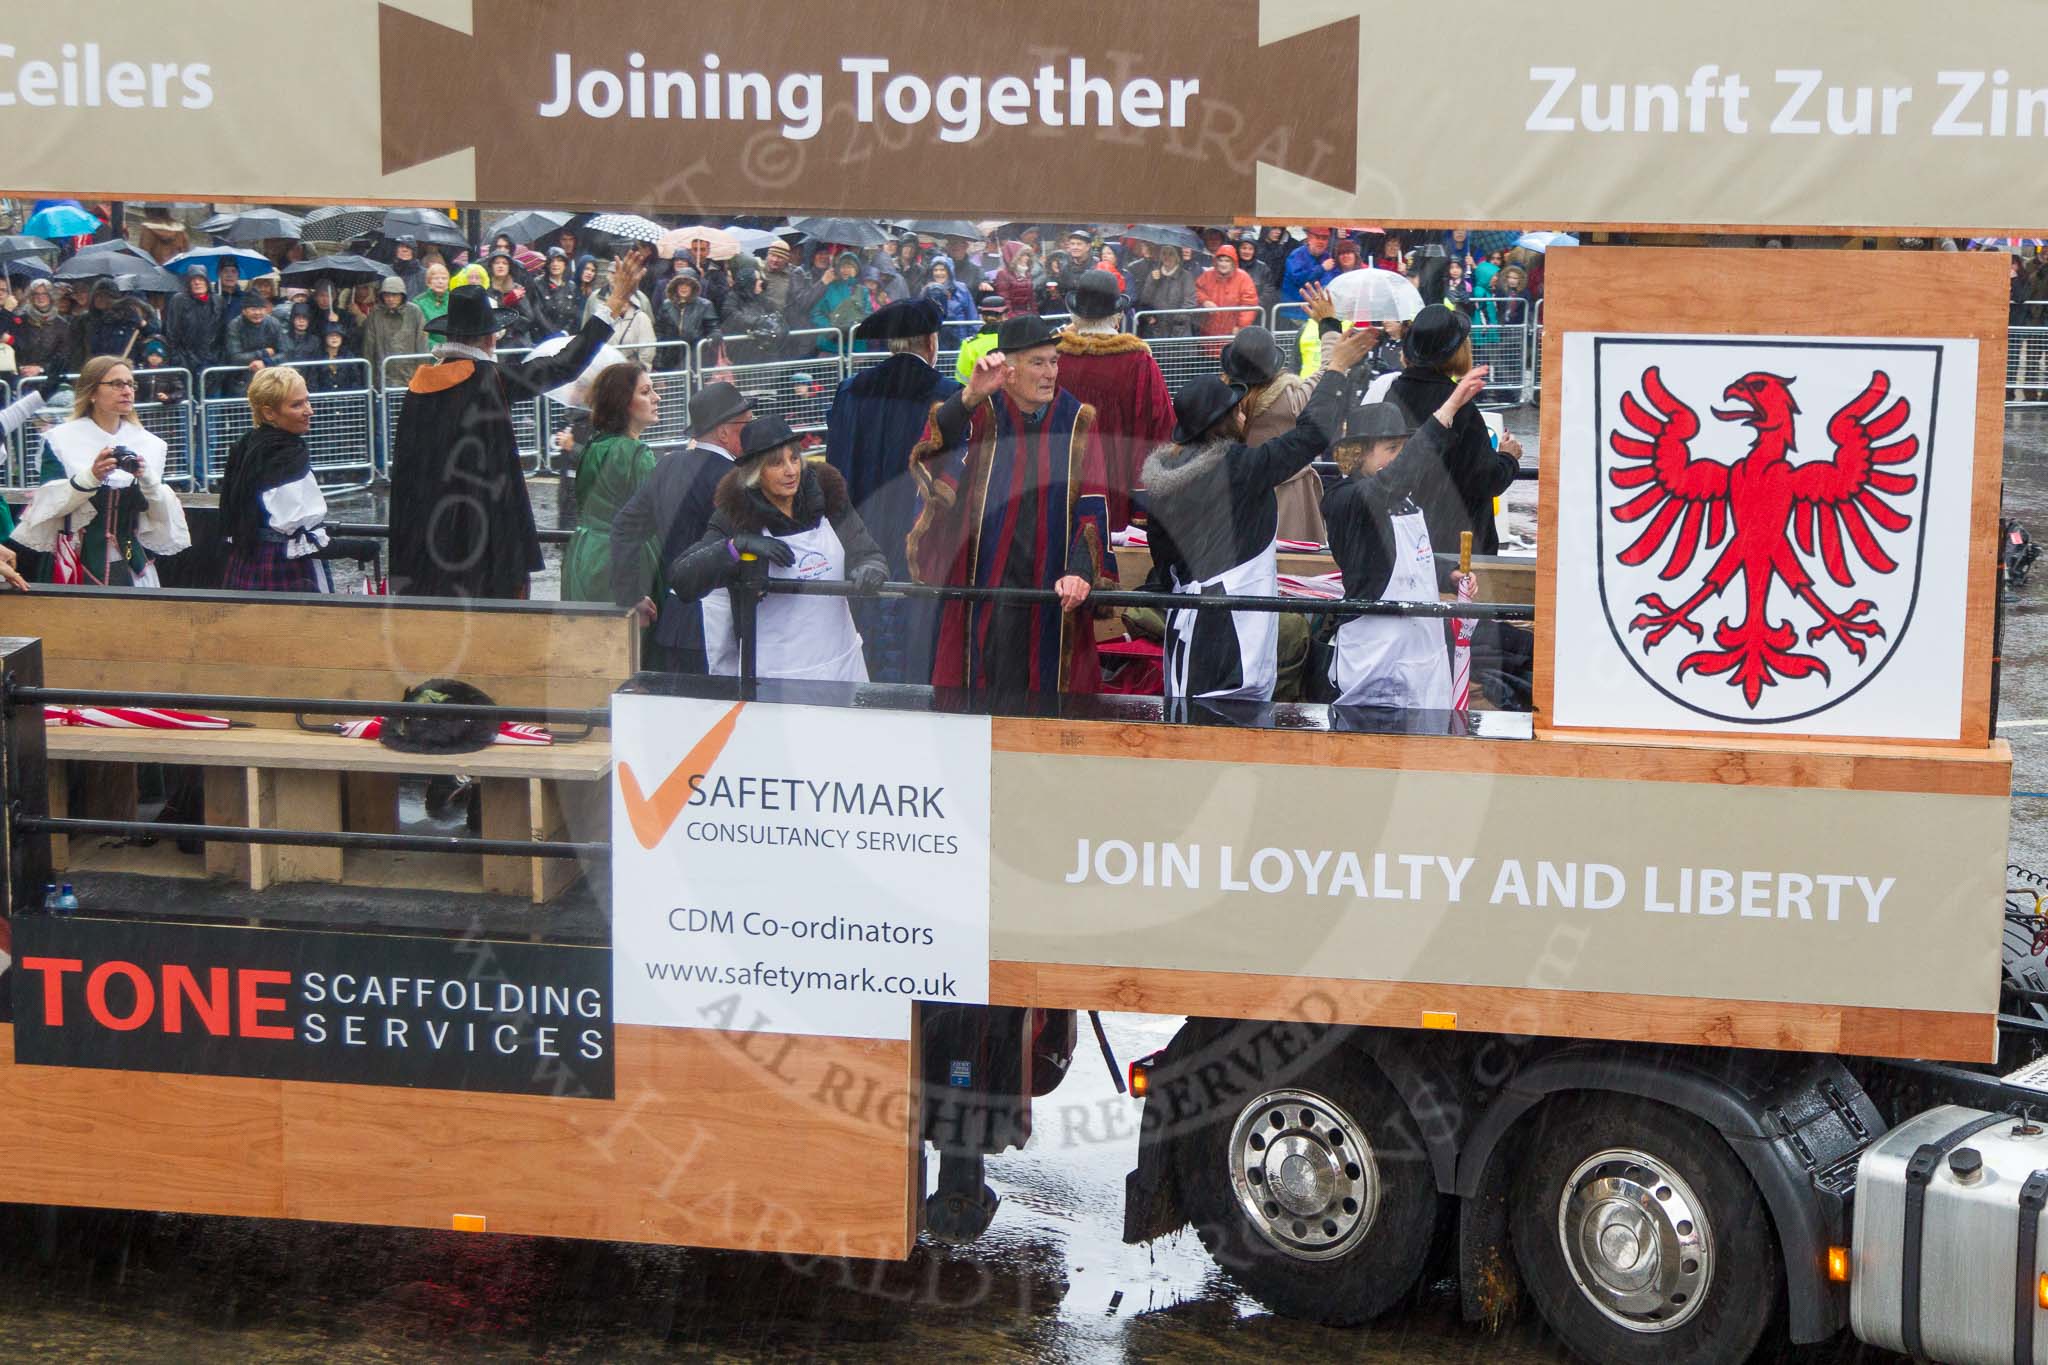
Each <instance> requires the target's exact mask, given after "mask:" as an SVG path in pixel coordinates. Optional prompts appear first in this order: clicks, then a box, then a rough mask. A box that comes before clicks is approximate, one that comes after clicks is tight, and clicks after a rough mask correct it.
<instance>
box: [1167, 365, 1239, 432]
mask: <svg viewBox="0 0 2048 1365" xmlns="http://www.w3.org/2000/svg"><path fill="white" fill-rule="evenodd" d="M1245 392H1246V390H1245V387H1244V385H1242V384H1232V383H1228V382H1226V381H1224V380H1221V379H1218V378H1216V377H1215V376H1214V375H1205V376H1203V377H1202V378H1200V379H1197V380H1196V381H1195V382H1194V383H1192V384H1189V385H1188V386H1187V387H1186V388H1184V389H1182V390H1181V391H1180V394H1179V396H1178V397H1176V398H1175V399H1174V400H1173V416H1174V424H1173V443H1174V444H1175V445H1182V446H1184V445H1188V444H1190V443H1191V442H1194V441H1199V440H1201V439H1202V434H1203V433H1204V432H1206V431H1207V430H1208V429H1209V428H1210V427H1213V426H1215V425H1216V424H1217V423H1218V422H1220V421H1222V420H1223V418H1224V416H1225V415H1226V414H1227V413H1228V412H1229V411H1230V410H1231V409H1232V408H1234V407H1236V406H1237V405H1238V404H1239V403H1242V402H1243V401H1244V395H1245Z"/></svg>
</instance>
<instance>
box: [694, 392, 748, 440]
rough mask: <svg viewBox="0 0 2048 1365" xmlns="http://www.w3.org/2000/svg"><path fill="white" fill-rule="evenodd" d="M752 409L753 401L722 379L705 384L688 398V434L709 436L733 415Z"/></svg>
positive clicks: (738, 415)
mask: <svg viewBox="0 0 2048 1365" xmlns="http://www.w3.org/2000/svg"><path fill="white" fill-rule="evenodd" d="M753 410H754V401H753V400H752V399H751V398H748V397H747V396H746V395H745V394H743V393H741V392H740V391H739V388H738V386H737V385H733V384H728V383H726V382H725V381H724V380H722V379H721V380H719V381H717V382H716V383H712V384H706V385H705V386H704V387H703V388H701V389H699V390H697V396H696V397H694V398H692V399H691V400H690V434H691V435H692V436H709V435H710V434H711V433H712V432H714V431H716V430H718V428H720V427H722V426H724V425H725V424H726V423H727V422H730V421H731V420H732V419H733V418H735V417H744V416H745V415H746V414H748V413H750V412H752V411H753Z"/></svg>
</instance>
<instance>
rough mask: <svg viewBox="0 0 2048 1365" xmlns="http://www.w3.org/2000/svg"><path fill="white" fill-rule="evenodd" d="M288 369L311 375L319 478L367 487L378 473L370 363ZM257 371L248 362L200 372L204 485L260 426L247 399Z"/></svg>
mask: <svg viewBox="0 0 2048 1365" xmlns="http://www.w3.org/2000/svg"><path fill="white" fill-rule="evenodd" d="M287 368H290V369H294V370H297V371H299V372H300V373H301V374H303V375H305V377H306V386H307V388H308V389H309V390H311V393H312V399H313V429H312V430H311V431H310V432H308V433H307V434H306V445H307V447H308V448H309V449H310V450H311V451H312V455H313V473H314V476H315V477H316V478H318V479H319V480H320V481H321V483H322V484H324V485H325V486H327V487H329V488H336V489H339V488H360V487H366V486H367V485H368V484H369V483H370V481H371V479H372V478H374V477H375V475H376V471H377V462H376V450H377V395H376V392H375V391H374V390H373V389H372V388H371V383H370V380H371V376H370V362H369V361H367V360H294V361H289V362H287ZM254 374H255V371H253V370H251V369H249V368H248V367H247V366H246V365H220V366H215V367H214V368H212V369H208V370H202V371H201V372H200V375H199V390H200V394H201V397H200V404H199V406H200V428H201V431H202V432H203V433H204V447H205V451H206V463H205V470H204V473H203V475H202V481H203V482H204V483H207V484H211V483H212V482H213V481H214V480H216V479H218V478H220V476H221V474H222V473H223V472H224V471H225V470H226V469H227V462H228V453H229V452H230V451H232V450H233V449H234V446H235V442H236V441H239V440H240V439H241V438H242V436H243V435H244V434H245V433H247V432H248V430H249V429H250V428H251V427H253V426H254V425H255V424H256V419H255V414H253V413H252V412H250V410H249V400H248V397H247V394H248V391H249V380H250V379H251V377H252V376H253V375H254ZM337 386H338V387H337ZM352 476H353V477H352Z"/></svg>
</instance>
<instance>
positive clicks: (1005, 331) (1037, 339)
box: [996, 313, 1060, 355]
mask: <svg viewBox="0 0 2048 1365" xmlns="http://www.w3.org/2000/svg"><path fill="white" fill-rule="evenodd" d="M1059 341H1060V333H1059V329H1058V328H1057V327H1054V326H1053V325H1052V324H1051V323H1049V322H1047V321H1046V320H1045V319H1044V318H1042V317H1040V316H1038V314H1036V313H1025V314H1023V315H1022V316H1021V317H1014V318H1005V319H1003V325H1002V326H1001V327H999V328H997V329H996V349H997V350H998V351H1001V352H1002V353H1003V354H1004V355H1017V354H1020V353H1022V352H1024V351H1035V350H1037V349H1038V348H1039V347H1041V346H1057V345H1059Z"/></svg>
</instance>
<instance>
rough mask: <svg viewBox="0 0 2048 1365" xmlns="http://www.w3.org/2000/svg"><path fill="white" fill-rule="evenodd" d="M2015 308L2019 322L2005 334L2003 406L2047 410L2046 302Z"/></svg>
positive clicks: (2047, 312) (2030, 302) (2038, 301)
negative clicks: (2042, 408) (2045, 408)
mask: <svg viewBox="0 0 2048 1365" xmlns="http://www.w3.org/2000/svg"><path fill="white" fill-rule="evenodd" d="M2017 306H2018V307H2019V308H2020V309H2021V312H2020V314H2019V316H2020V319H2021V320H2020V321H2017V322H2014V323H2013V324H2012V325H2011V327H2009V328H2008V329H2007V331H2006V334H2005V335H2006V340H2005V405H2006V406H2007V407H2009V408H2039V407H2048V299H2038V300H2030V301H2027V302H2023V303H2021V304H2019V305H2017Z"/></svg>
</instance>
